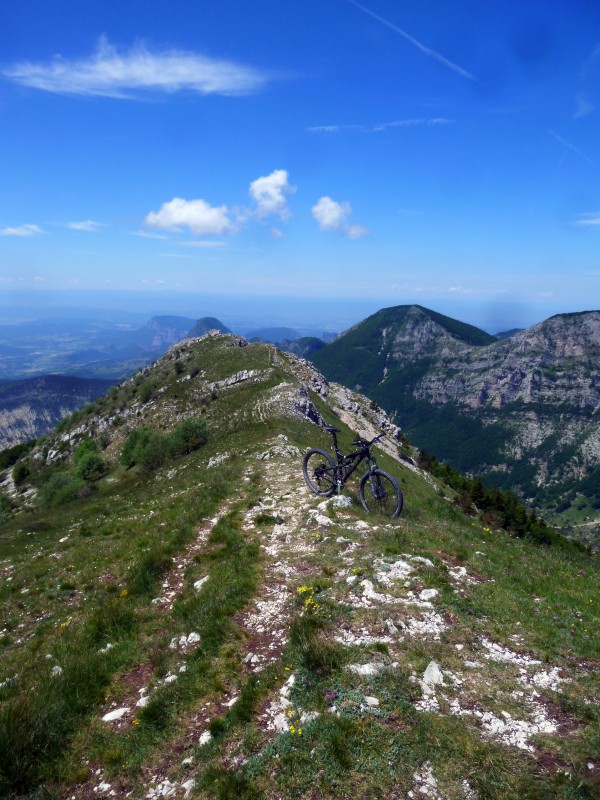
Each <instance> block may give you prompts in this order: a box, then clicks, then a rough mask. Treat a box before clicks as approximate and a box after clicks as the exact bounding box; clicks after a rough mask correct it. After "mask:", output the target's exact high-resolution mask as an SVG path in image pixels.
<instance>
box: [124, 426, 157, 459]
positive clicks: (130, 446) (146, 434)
mask: <svg viewBox="0 0 600 800" xmlns="http://www.w3.org/2000/svg"><path fill="white" fill-rule="evenodd" d="M151 435H152V431H151V430H150V428H147V427H145V426H144V427H142V428H138V429H137V430H135V431H132V432H131V433H130V434H129V436H128V437H127V439H126V441H125V444H124V445H123V450H122V452H121V464H123V466H125V467H127V469H129V468H130V467H133V466H134V464H136V463H137V454H138V450H139V448H141V447H143V446H144V444H145V443H146V442H147V441H148V439H149V438H150V436H151Z"/></svg>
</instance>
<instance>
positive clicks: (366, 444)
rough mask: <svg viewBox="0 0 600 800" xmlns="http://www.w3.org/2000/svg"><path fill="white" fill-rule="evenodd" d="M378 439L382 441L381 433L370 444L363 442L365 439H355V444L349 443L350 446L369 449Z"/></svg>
mask: <svg viewBox="0 0 600 800" xmlns="http://www.w3.org/2000/svg"><path fill="white" fill-rule="evenodd" d="M380 439H383V433H380V434H379V436H376V437H375V438H374V439H372V440H371V441H370V442H367V441H365V439H357V440H356V441H355V442H351V444H353V445H356V446H357V447H371V446H372V445H374V444H377V442H378V441H380Z"/></svg>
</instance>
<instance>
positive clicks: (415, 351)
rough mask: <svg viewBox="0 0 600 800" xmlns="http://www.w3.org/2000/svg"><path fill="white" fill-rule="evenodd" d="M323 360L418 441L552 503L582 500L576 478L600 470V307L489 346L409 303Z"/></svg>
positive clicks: (351, 335) (353, 333)
mask: <svg viewBox="0 0 600 800" xmlns="http://www.w3.org/2000/svg"><path fill="white" fill-rule="evenodd" d="M475 330H476V329H475ZM480 333H481V334H482V336H485V335H486V334H483V332H480ZM313 358H314V361H315V363H316V364H317V366H319V367H320V368H321V369H322V370H323V372H324V373H325V375H326V376H327V377H328V378H331V379H332V380H342V381H343V382H345V383H346V385H348V386H352V387H360V389H361V391H363V392H365V393H366V394H367V395H369V396H370V397H372V398H373V399H374V400H375V401H376V402H378V403H380V405H382V406H383V407H384V408H385V409H386V410H387V411H389V412H393V413H395V414H396V422H397V423H398V424H399V425H401V426H402V428H404V429H405V430H406V432H407V433H408V434H409V435H410V436H412V438H413V439H414V441H415V442H416V444H417V445H420V446H422V447H426V448H427V449H431V450H432V451H433V452H434V453H436V454H437V455H438V456H441V457H443V458H445V459H449V460H451V461H453V462H454V463H455V464H457V465H458V466H459V467H460V468H462V469H466V470H469V471H471V472H481V473H488V474H489V475H490V477H491V478H492V477H493V478H494V480H497V481H498V482H500V483H501V485H502V486H504V487H506V488H512V489H515V490H517V491H519V490H520V491H522V492H524V493H525V494H526V495H527V496H529V497H532V498H533V497H535V496H536V495H537V500H538V501H539V504H540V505H542V506H544V505H546V506H549V505H552V504H556V503H557V502H558V503H559V504H560V503H563V504H564V502H565V498H567V499H568V500H569V503H570V502H573V501H575V498H576V495H577V492H578V491H579V489H578V486H577V485H576V482H577V481H580V480H583V479H589V478H590V475H592V477H593V473H594V471H595V470H597V469H600V424H599V417H598V413H597V412H598V408H600V312H599V311H589V312H584V313H578V314H562V315H558V316H555V317H552V318H550V319H548V320H546V321H545V322H541V323H539V324H538V325H534V326H532V327H531V328H527V329H526V330H523V331H519V332H517V333H516V334H514V335H513V336H511V337H510V338H508V339H504V340H495V339H493V338H492V337H489V341H488V342H487V343H485V340H481V341H478V339H477V335H476V334H474V333H473V329H470V328H469V326H462V325H461V323H457V322H456V321H455V320H451V319H448V318H445V317H442V316H441V315H438V314H433V313H432V312H428V311H427V309H423V308H420V307H419V306H401V307H398V308H396V309H385V310H383V311H381V312H378V314H376V315H374V316H373V317H370V318H369V319H368V320H365V321H364V322H362V323H360V324H359V325H357V326H355V327H354V328H352V329H351V330H350V331H347V332H346V333H344V334H342V336H340V337H339V338H338V339H337V340H336V341H335V342H333V343H332V344H330V345H328V346H327V347H326V348H324V349H323V350H321V351H319V352H318V353H316V354H315V355H314V356H313ZM598 474H599V475H600V472H599V473H598ZM548 492H549V494H548ZM589 498H590V500H591V501H592V505H593V503H594V502H596V501H597V500H599V499H600V498H599V497H596V495H595V494H590V495H589Z"/></svg>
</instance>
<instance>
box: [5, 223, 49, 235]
mask: <svg viewBox="0 0 600 800" xmlns="http://www.w3.org/2000/svg"><path fill="white" fill-rule="evenodd" d="M41 233H44V231H43V230H42V229H41V228H40V227H38V226H37V225H19V226H18V227H17V228H1V229H0V236H23V237H26V236H39V235H40V234H41Z"/></svg>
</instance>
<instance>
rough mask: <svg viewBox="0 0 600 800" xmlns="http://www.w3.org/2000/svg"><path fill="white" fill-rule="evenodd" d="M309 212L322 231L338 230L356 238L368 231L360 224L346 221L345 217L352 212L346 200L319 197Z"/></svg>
mask: <svg viewBox="0 0 600 800" xmlns="http://www.w3.org/2000/svg"><path fill="white" fill-rule="evenodd" d="M311 213H312V215H313V218H314V219H315V220H316V221H317V224H318V226H319V228H320V229H321V230H322V231H339V232H340V233H343V234H345V235H346V236H348V238H349V239H358V238H360V237H361V236H365V235H366V234H367V233H368V232H369V231H368V230H367V229H366V228H363V227H362V225H350V224H349V223H348V221H347V218H348V217H349V216H350V214H351V213H352V206H351V205H350V203H348V202H347V201H346V202H343V203H338V202H337V201H335V200H332V199H331V197H321V199H320V200H319V202H318V203H316V204H315V205H314V206H313V207H312V209H311Z"/></svg>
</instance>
